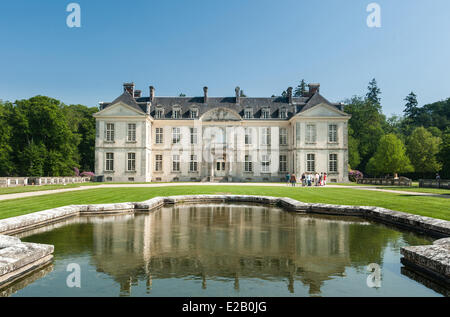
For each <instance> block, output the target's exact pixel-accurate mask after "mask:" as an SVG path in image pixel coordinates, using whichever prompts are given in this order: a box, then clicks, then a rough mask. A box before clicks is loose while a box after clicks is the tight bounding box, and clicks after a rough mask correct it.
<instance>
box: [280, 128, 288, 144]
mask: <svg viewBox="0 0 450 317" xmlns="http://www.w3.org/2000/svg"><path fill="white" fill-rule="evenodd" d="M280 145H287V129H286V128H281V129H280Z"/></svg>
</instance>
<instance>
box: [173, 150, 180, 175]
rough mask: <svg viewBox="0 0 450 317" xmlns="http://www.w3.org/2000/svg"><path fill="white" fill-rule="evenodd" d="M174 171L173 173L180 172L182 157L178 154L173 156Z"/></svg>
mask: <svg viewBox="0 0 450 317" xmlns="http://www.w3.org/2000/svg"><path fill="white" fill-rule="evenodd" d="M172 171H173V172H179V171H180V156H179V155H178V154H175V155H173V156H172Z"/></svg>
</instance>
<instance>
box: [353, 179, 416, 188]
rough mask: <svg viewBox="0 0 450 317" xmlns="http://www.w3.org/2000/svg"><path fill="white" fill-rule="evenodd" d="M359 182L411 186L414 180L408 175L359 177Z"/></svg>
mask: <svg viewBox="0 0 450 317" xmlns="http://www.w3.org/2000/svg"><path fill="white" fill-rule="evenodd" d="M356 182H357V183H358V184H367V185H388V186H411V185H412V181H411V180H410V179H409V178H406V177H400V178H397V179H394V178H358V179H357V180H356Z"/></svg>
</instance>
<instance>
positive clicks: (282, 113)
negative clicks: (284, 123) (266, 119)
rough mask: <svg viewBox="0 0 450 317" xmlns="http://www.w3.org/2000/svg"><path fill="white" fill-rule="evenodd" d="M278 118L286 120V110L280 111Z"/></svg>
mask: <svg viewBox="0 0 450 317" xmlns="http://www.w3.org/2000/svg"><path fill="white" fill-rule="evenodd" d="M279 114H280V115H279V117H280V119H286V118H287V110H286V109H285V108H282V109H280V113H279Z"/></svg>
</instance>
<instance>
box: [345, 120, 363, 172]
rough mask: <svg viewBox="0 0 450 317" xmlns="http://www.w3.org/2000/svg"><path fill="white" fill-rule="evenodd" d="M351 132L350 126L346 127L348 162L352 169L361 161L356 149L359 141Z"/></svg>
mask: <svg viewBox="0 0 450 317" xmlns="http://www.w3.org/2000/svg"><path fill="white" fill-rule="evenodd" d="M353 134H354V132H353V130H352V128H351V127H348V163H349V164H350V167H351V168H352V169H356V168H357V167H358V166H359V163H361V156H360V155H359V151H358V147H359V141H358V139H356V138H354V137H353Z"/></svg>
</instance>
